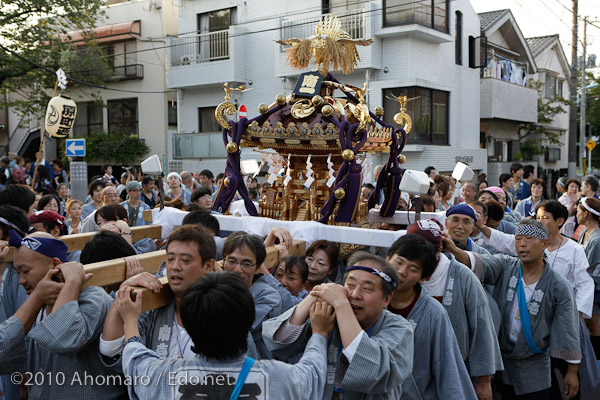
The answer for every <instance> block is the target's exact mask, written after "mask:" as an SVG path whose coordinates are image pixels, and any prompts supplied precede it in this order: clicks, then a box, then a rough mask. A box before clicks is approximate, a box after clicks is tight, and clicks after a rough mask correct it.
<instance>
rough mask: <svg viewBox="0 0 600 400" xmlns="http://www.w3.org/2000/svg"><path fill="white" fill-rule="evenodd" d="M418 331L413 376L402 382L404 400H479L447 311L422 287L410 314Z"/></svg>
mask: <svg viewBox="0 0 600 400" xmlns="http://www.w3.org/2000/svg"><path fill="white" fill-rule="evenodd" d="M407 319H408V322H410V324H411V325H412V326H413V329H414V331H415V333H414V338H415V349H416V351H415V356H414V360H413V372H412V377H410V378H408V379H407V380H405V381H404V384H403V385H402V397H401V398H402V399H405V400H438V399H439V400H444V399H462V400H477V395H476V394H475V389H473V385H472V384H471V380H470V379H469V373H468V371H467V368H466V367H465V363H464V361H463V359H462V356H461V354H460V349H459V348H458V343H456V337H455V336H454V331H453V330H452V324H451V323H450V318H448V313H446V310H444V307H442V305H441V304H440V302H439V301H437V300H435V299H434V298H432V297H431V296H430V295H429V294H427V291H425V290H421V293H420V294H419V299H418V300H417V302H416V303H415V306H414V308H413V309H412V310H411V312H410V314H408V318H407Z"/></svg>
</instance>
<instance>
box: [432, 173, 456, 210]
mask: <svg viewBox="0 0 600 400" xmlns="http://www.w3.org/2000/svg"><path fill="white" fill-rule="evenodd" d="M436 186H437V191H438V193H439V194H440V206H439V211H446V210H447V209H449V208H450V207H452V196H453V195H454V187H453V186H452V184H451V183H450V182H449V181H448V180H446V179H444V180H443V181H441V182H440V183H437V184H436Z"/></svg>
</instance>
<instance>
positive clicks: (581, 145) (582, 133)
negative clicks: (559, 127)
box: [579, 17, 592, 175]
mask: <svg viewBox="0 0 600 400" xmlns="http://www.w3.org/2000/svg"><path fill="white" fill-rule="evenodd" d="M587 19H588V17H584V18H583V42H582V46H583V62H582V63H581V64H582V65H581V93H580V94H579V107H580V110H581V114H580V115H579V148H580V149H584V154H585V145H584V143H586V142H587V141H586V138H585V136H586V135H585V133H586V132H585V131H586V129H585V100H586V90H585V64H586V60H585V55H586V54H585V50H586V48H587V42H586V32H587ZM587 153H588V157H587V165H588V171H589V172H592V152H591V151H588V152H587ZM582 165H583V164H582ZM585 173H586V171H583V174H584V175H585Z"/></svg>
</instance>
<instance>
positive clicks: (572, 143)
mask: <svg viewBox="0 0 600 400" xmlns="http://www.w3.org/2000/svg"><path fill="white" fill-rule="evenodd" d="M570 86H571V87H570V89H571V90H570V91H571V93H570V98H571V107H570V115H569V164H568V165H569V178H575V177H576V175H577V104H576V102H577V0H573V38H572V47H571V84H570ZM580 145H581V146H583V145H584V144H583V143H580Z"/></svg>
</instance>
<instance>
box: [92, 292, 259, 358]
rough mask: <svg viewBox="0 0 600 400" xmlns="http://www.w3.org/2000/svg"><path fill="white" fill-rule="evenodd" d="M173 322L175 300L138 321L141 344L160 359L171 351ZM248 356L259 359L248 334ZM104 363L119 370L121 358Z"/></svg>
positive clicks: (142, 316) (145, 314) (149, 312)
mask: <svg viewBox="0 0 600 400" xmlns="http://www.w3.org/2000/svg"><path fill="white" fill-rule="evenodd" d="M174 321H175V300H173V301H171V302H170V303H169V304H167V305H166V306H162V307H159V308H155V309H153V310H150V311H146V312H145V313H143V314H142V315H140V318H139V320H138V329H139V331H140V337H141V339H142V343H143V344H145V346H146V347H147V348H149V349H151V350H152V351H154V352H155V353H156V354H157V355H158V356H159V357H160V358H168V357H169V354H170V351H171V333H172V331H173V322H174ZM247 341H248V355H249V356H250V357H252V358H254V359H260V357H259V355H258V351H257V350H256V346H255V345H254V340H252V336H250V334H248V340H247ZM102 359H103V360H104V361H105V362H106V361H107V360H111V361H112V364H107V365H109V366H114V367H116V368H119V370H120V369H121V367H122V364H121V361H122V359H121V357H120V356H116V357H114V358H112V357H104V356H103V357H102Z"/></svg>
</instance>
